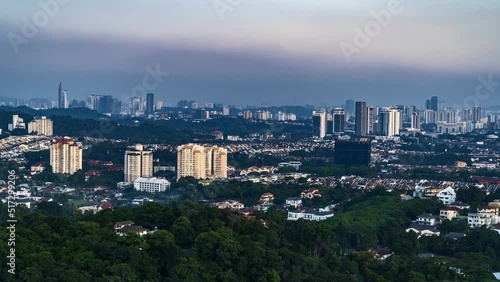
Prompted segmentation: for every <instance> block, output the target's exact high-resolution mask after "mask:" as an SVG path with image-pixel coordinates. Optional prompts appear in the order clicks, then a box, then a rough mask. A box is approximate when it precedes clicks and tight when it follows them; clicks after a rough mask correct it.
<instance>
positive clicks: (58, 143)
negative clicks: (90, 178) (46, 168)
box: [50, 137, 82, 174]
mask: <svg viewBox="0 0 500 282" xmlns="http://www.w3.org/2000/svg"><path fill="white" fill-rule="evenodd" d="M50 165H51V166H52V171H53V172H54V173H65V174H73V173H75V172H76V171H78V170H80V169H82V144H81V143H78V142H76V141H75V140H74V139H72V138H69V137H64V138H56V139H53V140H52V143H51V145H50Z"/></svg>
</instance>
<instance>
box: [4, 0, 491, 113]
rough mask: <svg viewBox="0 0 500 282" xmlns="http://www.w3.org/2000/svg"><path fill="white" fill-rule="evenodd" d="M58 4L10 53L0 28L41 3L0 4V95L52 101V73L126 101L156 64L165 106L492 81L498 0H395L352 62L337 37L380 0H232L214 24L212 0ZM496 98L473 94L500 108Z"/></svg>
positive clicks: (453, 91)
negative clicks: (394, 9) (396, 7)
mask: <svg viewBox="0 0 500 282" xmlns="http://www.w3.org/2000/svg"><path fill="white" fill-rule="evenodd" d="M54 1H56V0H42V1H40V2H54ZM216 1H219V2H218V3H231V2H237V1H229V0H216ZM61 2H68V3H67V4H64V5H63V4H61V5H59V11H58V12H57V13H55V15H54V16H53V17H50V19H49V21H48V23H47V25H46V26H44V27H42V28H39V30H38V32H37V33H36V34H35V35H34V37H33V38H29V39H27V41H28V42H27V43H26V44H21V45H19V46H18V49H19V52H18V53H17V54H16V53H15V52H14V49H13V48H12V46H11V45H12V44H11V43H10V42H9V38H8V34H9V33H11V35H12V33H15V34H17V35H20V36H22V29H23V26H24V25H25V23H24V21H23V18H27V19H30V20H32V19H33V16H34V15H37V13H38V14H40V11H43V10H42V8H41V6H40V4H39V1H8V0H0V3H1V7H2V9H1V10H0V35H1V37H0V59H1V60H0V63H1V64H0V85H1V86H2V87H1V88H0V89H1V93H0V96H18V97H23V98H28V97H48V98H51V99H53V100H55V99H56V97H57V88H58V84H59V82H60V81H62V82H63V85H64V87H65V88H66V89H67V90H68V93H69V96H70V99H75V98H76V99H84V98H85V97H86V96H87V95H88V94H91V93H95V94H111V95H114V96H116V97H119V98H122V99H129V98H130V96H133V95H134V94H131V89H133V88H134V87H135V86H138V85H142V79H143V77H144V76H145V75H146V74H147V72H146V70H145V68H146V67H147V66H151V67H152V68H155V67H156V66H157V65H159V66H160V69H161V70H162V71H163V72H169V73H170V76H168V77H167V78H165V79H164V80H163V82H162V83H160V84H159V86H158V87H157V88H156V89H154V91H153V92H154V93H155V94H156V97H157V98H158V99H163V100H165V101H167V102H169V103H175V102H176V101H178V100H180V99H194V100H198V101H201V102H204V101H214V102H224V103H236V104H239V105H246V104H255V105H261V104H264V103H267V104H271V105H273V104H293V103H294V102H295V101H296V102H297V103H298V104H306V103H308V104H316V105H319V104H321V103H324V104H326V105H340V104H343V103H344V101H345V100H346V99H348V98H353V99H363V100H366V101H368V102H369V103H372V104H379V105H384V104H385V105H395V104H416V105H422V104H423V103H424V102H425V99H426V98H427V97H430V96H434V95H437V96H439V97H440V98H441V99H442V100H446V101H447V102H448V103H449V104H450V105H454V104H462V103H463V101H464V99H465V97H467V96H470V95H474V90H475V88H476V86H477V85H478V80H477V78H478V76H481V75H482V76H488V75H493V78H494V79H495V80H500V37H499V36H498V34H499V33H498V27H500V1H498V0H474V1H470V0H442V1H439V0H419V1H416V0H413V1H409V0H400V1H399V2H400V5H401V7H402V8H403V10H402V11H401V12H400V13H398V14H392V16H391V21H390V23H389V25H388V26H387V27H382V28H381V31H380V34H379V35H378V36H375V37H374V38H372V39H371V43H370V44H369V45H368V46H366V47H365V48H360V50H361V52H360V53H359V54H354V55H353V56H352V58H351V59H352V61H351V62H350V63H348V62H347V61H346V59H345V57H344V55H343V54H342V51H341V49H340V47H339V45H340V44H341V42H345V43H348V44H351V45H354V36H355V34H356V33H355V28H361V29H364V28H365V26H366V24H367V23H369V22H370V21H373V15H372V13H373V12H378V11H381V10H387V5H388V3H389V2H390V1H378V0H342V1H341V0H338V1H337V0H335V1H334V0H307V1H306V0H302V1H298V0H241V4H240V5H238V6H236V7H234V8H232V10H231V11H228V12H226V13H225V14H224V20H221V19H220V18H219V16H218V14H217V11H216V9H215V8H214V5H213V1H211V0H188V1H187V0H186V1H183V0H161V1H160V0H140V1H139V0H136V1H132V0H120V1H97V0H85V1H84V0H64V1H62V0H61ZM221 5H222V4H221ZM499 94H500V88H499V89H498V91H497V92H496V93H494V94H492V95H491V97H490V98H489V99H486V100H480V101H481V103H482V104H483V106H488V105H491V104H497V103H498V104H500V95H499Z"/></svg>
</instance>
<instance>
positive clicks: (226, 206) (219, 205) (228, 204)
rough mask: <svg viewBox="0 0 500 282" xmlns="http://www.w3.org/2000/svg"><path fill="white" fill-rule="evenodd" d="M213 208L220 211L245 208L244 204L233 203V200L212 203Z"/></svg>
mask: <svg viewBox="0 0 500 282" xmlns="http://www.w3.org/2000/svg"><path fill="white" fill-rule="evenodd" d="M214 206H216V207H217V208H219V209H221V210H223V209H231V210H242V209H244V208H245V205H244V204H242V203H240V202H238V201H235V200H226V201H223V202H218V203H214Z"/></svg>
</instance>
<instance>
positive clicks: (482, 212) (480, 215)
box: [467, 207, 500, 228]
mask: <svg viewBox="0 0 500 282" xmlns="http://www.w3.org/2000/svg"><path fill="white" fill-rule="evenodd" d="M467 222H468V223H469V226H470V227H472V228H473V227H478V226H483V225H484V226H486V227H490V226H492V225H495V224H498V223H500V216H498V215H497V214H495V212H492V210H491V209H489V208H488V207H486V208H485V207H479V208H478V209H477V212H476V213H469V216H468V218H467Z"/></svg>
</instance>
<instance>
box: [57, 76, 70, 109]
mask: <svg viewBox="0 0 500 282" xmlns="http://www.w3.org/2000/svg"><path fill="white" fill-rule="evenodd" d="M57 106H58V108H60V109H67V108H69V101H68V93H67V92H66V90H63V89H62V82H61V83H59V92H58V100H57Z"/></svg>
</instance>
